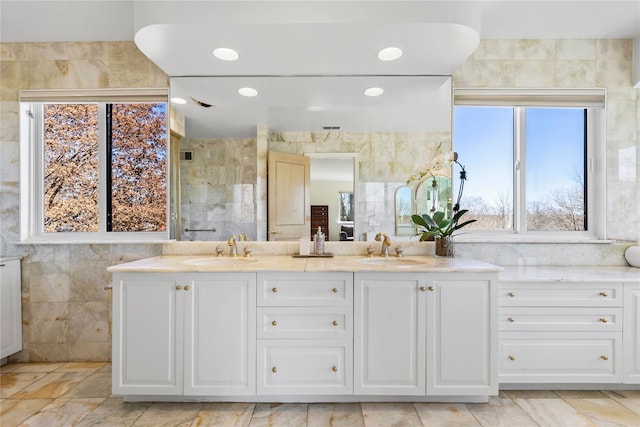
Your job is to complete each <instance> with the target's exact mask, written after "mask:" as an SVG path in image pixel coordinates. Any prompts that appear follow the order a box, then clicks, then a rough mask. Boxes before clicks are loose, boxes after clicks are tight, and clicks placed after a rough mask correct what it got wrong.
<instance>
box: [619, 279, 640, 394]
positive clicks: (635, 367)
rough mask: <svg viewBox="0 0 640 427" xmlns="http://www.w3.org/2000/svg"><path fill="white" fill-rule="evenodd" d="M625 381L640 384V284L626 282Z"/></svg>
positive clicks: (624, 328)
mask: <svg viewBox="0 0 640 427" xmlns="http://www.w3.org/2000/svg"><path fill="white" fill-rule="evenodd" d="M624 292H625V294H624V324H623V341H622V342H623V346H624V348H623V358H624V373H623V382H624V383H626V384H640V326H638V325H639V324H640V285H637V284H632V283H625V284H624Z"/></svg>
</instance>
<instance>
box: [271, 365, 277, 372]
mask: <svg viewBox="0 0 640 427" xmlns="http://www.w3.org/2000/svg"><path fill="white" fill-rule="evenodd" d="M271 372H273V373H274V374H275V373H276V372H278V370H277V369H276V367H275V366H274V367H273V368H271Z"/></svg>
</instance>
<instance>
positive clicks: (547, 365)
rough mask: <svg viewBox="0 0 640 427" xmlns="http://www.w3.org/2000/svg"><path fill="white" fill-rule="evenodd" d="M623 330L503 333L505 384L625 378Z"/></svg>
mask: <svg viewBox="0 0 640 427" xmlns="http://www.w3.org/2000/svg"><path fill="white" fill-rule="evenodd" d="M621 363H622V333H621V332H597V333H593V332H501V333H500V368H499V369H500V382H501V383H590V382H594V383H595V382H616V381H619V380H620V379H621V367H622V365H621Z"/></svg>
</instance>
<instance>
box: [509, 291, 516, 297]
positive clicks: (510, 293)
mask: <svg viewBox="0 0 640 427" xmlns="http://www.w3.org/2000/svg"><path fill="white" fill-rule="evenodd" d="M507 295H509V296H510V297H511V298H513V297H515V296H516V294H514V293H513V292H509V293H508V294H507Z"/></svg>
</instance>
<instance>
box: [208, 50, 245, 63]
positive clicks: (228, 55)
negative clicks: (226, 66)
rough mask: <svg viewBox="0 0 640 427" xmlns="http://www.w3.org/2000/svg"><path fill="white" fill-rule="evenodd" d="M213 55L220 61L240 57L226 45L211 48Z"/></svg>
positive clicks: (233, 59)
mask: <svg viewBox="0 0 640 427" xmlns="http://www.w3.org/2000/svg"><path fill="white" fill-rule="evenodd" d="M213 56H215V57H216V58H218V59H221V60H222V61H235V60H236V59H238V58H239V57H240V55H238V52H236V51H235V50H233V49H229V48H228V47H219V48H216V49H213Z"/></svg>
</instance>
